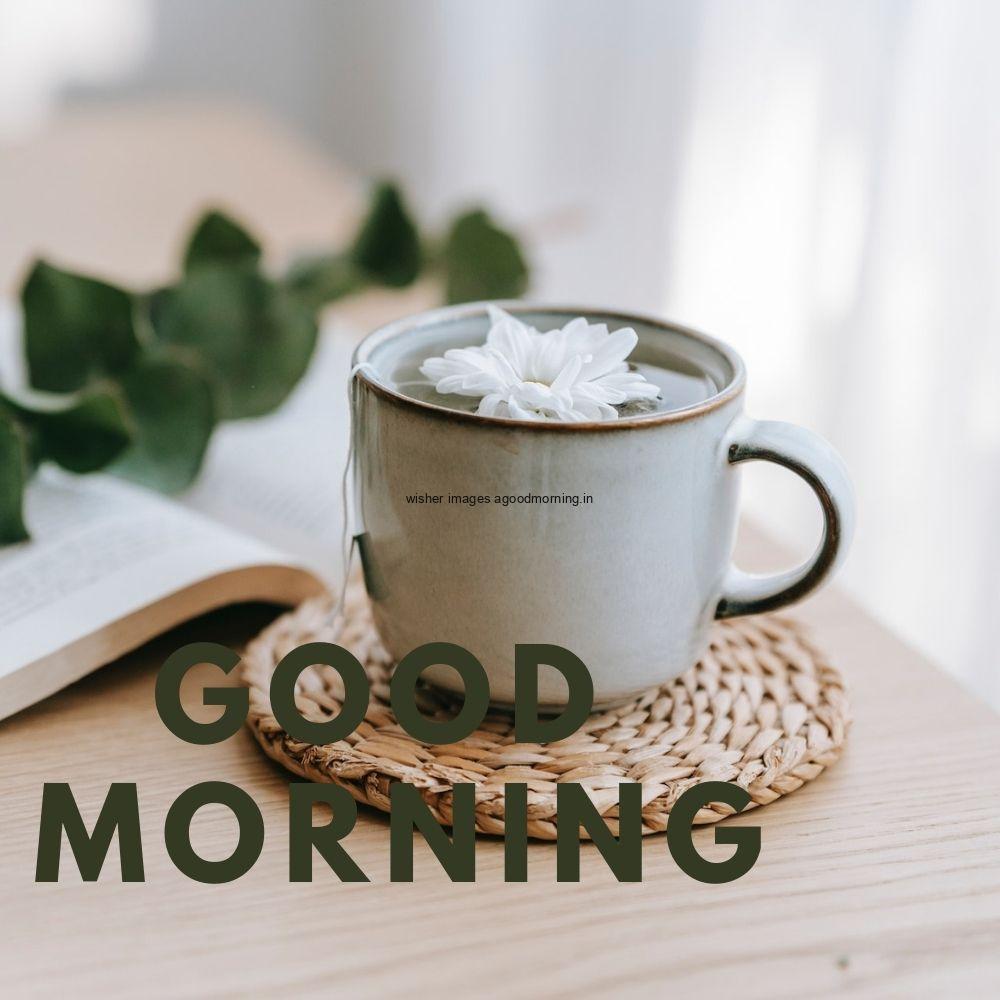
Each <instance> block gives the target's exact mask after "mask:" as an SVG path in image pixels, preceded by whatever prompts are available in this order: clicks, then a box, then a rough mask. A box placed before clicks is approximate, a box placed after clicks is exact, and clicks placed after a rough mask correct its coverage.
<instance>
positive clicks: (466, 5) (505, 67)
mask: <svg viewBox="0 0 1000 1000" xmlns="http://www.w3.org/2000/svg"><path fill="white" fill-rule="evenodd" d="M998 44H1000V3H996V2H991V0H978V2H977V0H952V2H943V0H825V2H823V0H811V2H808V3H803V2H801V0H742V2H741V0H702V2H694V0H684V2H663V0H660V2H652V0H650V2H646V0H614V2H611V0H607V2H599V3H597V2H584V0H507V2H505V3H502V4H501V3H494V2H479V0H420V2H407V0H367V2H361V0H357V2H329V0H327V2H324V0H281V2H279V0H87V3H80V2H79V0H0V157H2V156H3V155H4V150H5V149H6V150H11V149H15V148H17V147H18V145H19V144H23V143H26V142H30V141H31V137H32V136H33V135H35V134H37V133H39V132H41V131H43V130H45V129H46V128H47V127H49V126H50V124H51V123H52V121H54V120H57V119H58V118H59V116H60V115H62V114H64V113H66V112H68V111H72V110H73V109H75V108H79V107H81V106H84V105H93V104H111V103H114V102H120V101H130V102H135V101H142V100H146V99H157V100H159V99H162V98H171V99H176V100H190V101H192V102H198V101H203V100H206V99H211V100H219V99H224V100H227V101H230V102H233V103H234V104H235V103H238V104H240V105H243V106H247V107H251V108H255V109H260V110H262V111H263V112H265V113H266V114H268V115H269V116H271V117H272V118H275V119H278V120H280V121H281V122H283V123H284V124H285V125H286V126H287V127H288V128H289V129H292V130H294V131H296V132H298V133H300V134H301V135H302V136H303V137H304V138H305V139H306V140H307V141H309V142H311V143H312V144H314V145H315V146H316V147H317V148H319V149H321V150H323V151H324V153H325V154H326V155H328V156H329V157H330V158H332V159H335V160H336V161H338V162H340V163H342V164H345V165H347V166H348V167H350V168H352V169H354V170H356V171H357V172H358V173H359V174H361V175H363V176H382V175H390V176H395V177H397V178H399V179H401V180H402V181H404V182H405V184H406V186H407V189H408V191H409V193H410V196H411V200H412V201H413V203H414V205H415V206H416V208H417V209H418V210H419V212H420V214H421V215H422V216H424V217H425V218H428V219H430V220H433V219H435V218H437V217H439V216H441V215H443V213H444V212H445V210H446V209H448V208H453V207H455V205H456V203H461V202H463V201H466V200H480V199H482V200H485V201H487V202H488V203H489V204H490V206H491V207H492V208H493V210H494V211H495V212H496V214H497V215H498V216H499V217H500V218H501V219H502V220H503V221H505V222H507V223H510V224H512V225H514V226H515V227H519V228H521V229H522V230H524V231H526V232H528V233H529V234H533V235H534V237H535V238H534V243H533V247H532V249H533V258H534V263H535V264H536V279H535V285H534V293H535V296H536V297H539V298H549V299H559V300H569V301H574V302H580V303H582V304H586V303H592V304H603V305H614V306H616V307H621V308H631V309H636V310H646V311H652V312H656V313H660V314H664V315H667V316H670V317H672V318H674V319H677V320H680V321H683V322H685V323H688V324H691V325H693V326H697V327H701V328H703V329H705V330H707V331H709V332H711V333H714V334H716V335H718V336H720V337H722V338H724V339H726V340H728V341H730V342H731V343H733V344H734V345H736V347H737V348H738V349H739V350H740V351H741V352H742V353H743V355H744V357H745V358H746V360H747V363H748V367H749V371H750V405H751V412H753V413H754V414H756V415H758V416H767V417H771V418H776V419H787V420H793V421H797V422H800V423H805V424H808V425H809V426H812V427H814V428H815V429H817V430H819V431H820V432H821V433H822V434H824V435H826V436H827V437H828V438H829V439H830V440H831V441H833V442H834V443H835V445H836V446H837V447H838V448H839V449H840V450H841V451H842V453H843V454H844V456H845V458H846V459H847V461H848V463H849V465H850V467H851V468H852V470H853V472H854V476H855V480H856V485H857V490H858V494H859V503H860V523H859V530H858V535H857V539H856V542H855V547H854V550H853V554H852V556H851V558H850V559H849V561H848V564H847V567H846V569H845V572H844V576H843V578H842V579H843V582H844V584H845V585H846V586H847V587H848V588H849V589H850V590H851V591H852V592H853V593H854V594H855V595H856V596H857V597H858V598H859V599H860V600H861V601H862V602H863V603H864V604H865V605H866V606H867V607H868V608H869V609H870V610H871V611H872V612H873V613H875V614H876V615H877V616H879V617H880V618H882V619H883V620H884V621H885V622H887V623H888V624H889V625H890V626H892V627H893V628H895V629H896V630H897V631H898V632H900V633H902V634H903V635H904V636H906V637H907V638H909V639H910V640H911V641H912V642H913V643H914V644H915V645H917V646H919V647H920V648H921V649H923V650H924V651H926V652H927V653H928V654H929V655H931V656H932V657H933V658H935V659H936V660H937V661H938V662H939V663H941V664H943V665H944V666H946V667H947V668H948V669H949V670H951V671H952V672H953V673H955V674H956V675H958V676H959V677H960V678H962V679H963V680H964V681H965V682H966V683H967V684H969V685H970V686H971V687H972V688H973V689H975V690H976V691H978V692H979V693H980V694H982V695H984V696H986V697H988V698H990V699H991V700H993V701H994V703H1000V670H998V657H997V654H996V652H995V648H996V647H995V646H994V644H993V642H992V632H991V627H992V623H993V621H995V620H998V619H1000V568H998V567H1000V531H998V529H997V525H996V520H997V517H998V512H1000V399H998V393H1000V291H998V288H1000V284H998V276H1000V253H998V242H1000V235H998V234H1000V116H998V115H997V113H996V105H997V101H998V98H1000V68H998V59H997V55H996V53H997V50H998ZM66 169H67V170H72V169H73V165H72V164H66ZM0 228H2V221H0ZM265 235H266V234H265ZM0 238H2V237H0ZM746 482H747V503H748V507H749V510H750V511H751V513H752V514H753V515H754V516H755V517H756V518H757V520H758V521H759V522H761V523H763V524H764V525H765V526H766V527H767V528H769V529H770V530H771V532H772V533H773V534H774V535H776V536H777V537H779V538H781V539H783V540H784V541H786V542H787V543H788V544H789V546H790V547H791V548H793V549H794V550H795V551H796V552H797V553H799V554H801V555H805V554H806V552H808V551H809V550H810V549H811V547H812V545H813V544H814V542H815V537H816V535H817V533H818V524H819V519H818V515H817V513H816V512H815V511H814V510H813V503H812V502H811V501H810V498H809V497H808V496H807V495H806V492H805V490H804V488H801V487H800V486H798V485H797V484H796V483H795V482H794V481H792V480H791V477H787V476H785V475H783V474H782V473H781V472H780V471H775V470H767V469H763V468H760V469H758V468H756V467H754V468H752V469H750V470H748V475H747V476H746Z"/></svg>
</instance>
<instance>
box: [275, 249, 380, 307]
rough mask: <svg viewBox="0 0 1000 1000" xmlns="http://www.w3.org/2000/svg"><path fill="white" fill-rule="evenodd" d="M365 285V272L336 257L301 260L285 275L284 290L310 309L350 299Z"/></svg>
mask: <svg viewBox="0 0 1000 1000" xmlns="http://www.w3.org/2000/svg"><path fill="white" fill-rule="evenodd" d="M367 283H368V279H367V277H366V275H365V273H364V271H362V270H361V268H359V267H358V265H357V264H355V263H354V261H353V260H351V259H350V257H347V256H346V255H344V254H338V253H331V254H319V255H317V256H314V257H300V258H299V259H298V260H297V261H295V262H294V263H293V264H292V266H291V267H290V268H289V269H288V273H287V274H286V275H285V287H286V288H288V289H289V291H291V292H292V294H294V295H295V296H297V297H298V298H299V299H301V300H302V301H303V302H305V303H307V304H308V305H310V306H312V307H313V308H319V307H320V306H321V305H324V304H325V303H327V302H333V301H334V300H335V299H340V298H343V297H344V296H345V295H350V293H351V292H356V291H358V290H360V289H361V288H363V287H364V286H365V285H366V284H367Z"/></svg>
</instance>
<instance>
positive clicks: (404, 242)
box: [349, 183, 423, 288]
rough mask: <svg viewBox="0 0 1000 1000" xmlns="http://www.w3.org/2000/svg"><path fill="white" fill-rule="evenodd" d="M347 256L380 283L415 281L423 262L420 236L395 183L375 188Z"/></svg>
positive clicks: (401, 285)
mask: <svg viewBox="0 0 1000 1000" xmlns="http://www.w3.org/2000/svg"><path fill="white" fill-rule="evenodd" d="M349 256H350V259H351V260H352V261H353V262H354V263H355V264H357V265H358V267H360V268H361V269H362V270H363V271H364V272H365V273H366V274H367V275H368V276H369V277H370V278H372V280H374V281H378V282H381V283H382V284H383V285H389V286H391V287H393V288H402V287H403V286H405V285H409V284H412V282H413V281H415V280H416V277H417V275H418V274H419V273H420V268H421V265H422V263H423V260H422V254H421V249H420V237H419V235H418V233H417V227H416V226H415V225H414V224H413V220H412V219H411V217H410V214H409V212H408V211H407V209H406V206H405V205H404V203H403V197H402V195H401V194H400V192H399V189H398V188H396V187H395V185H393V184H387V183H382V184H380V185H379V186H378V187H377V188H376V189H375V191H374V193H373V195H372V200H371V205H370V206H369V209H368V216H367V217H366V219H365V221H364V223H363V224H362V226H361V229H360V230H359V231H358V235H357V236H356V237H355V239H354V244H353V246H352V247H351V250H350V254H349Z"/></svg>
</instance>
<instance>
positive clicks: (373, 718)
mask: <svg viewBox="0 0 1000 1000" xmlns="http://www.w3.org/2000/svg"><path fill="white" fill-rule="evenodd" d="M330 610H331V601H330V599H329V598H326V599H314V600H312V601H308V602H306V603H305V604H303V605H301V606H300V607H299V608H297V609H296V610H295V611H292V612H290V613H289V614H286V615H284V616H283V617H282V618H279V619H278V620H277V621H276V622H274V623H273V624H272V625H271V626H269V627H268V628H267V629H266V630H265V631H264V632H262V633H261V634H260V635H259V636H258V637H257V638H256V639H254V640H253V642H252V643H251V644H250V646H249V647H248V648H247V651H246V653H245V655H244V660H243V662H244V668H243V677H244V681H245V683H246V684H247V685H248V687H249V688H250V712H249V715H248V723H249V725H250V728H251V729H252V730H253V733H254V735H255V736H256V737H257V740H258V741H259V742H260V745H261V746H262V747H263V748H264V750H265V752H266V753H267V754H268V755H269V756H270V757H272V758H274V760H276V761H278V762H279V763H281V764H283V765H284V766H285V767H287V768H288V769H289V770H291V771H293V772H295V773H296V774H298V775H300V776H302V777H305V778H308V779H309V780H311V781H332V782H335V783H336V784H338V785H342V786H343V787H344V788H346V789H347V790H348V791H349V792H350V793H351V794H352V795H353V796H354V797H355V798H356V799H357V800H358V801H359V802H365V803H368V804H369V805H372V806H375V807H376V808H377V809H381V810H384V811H388V809H389V787H390V785H391V784H392V783H393V782H394V781H406V782H409V783H410V784H413V785H416V786H417V787H418V788H420V789H421V791H422V794H423V797H424V799H425V801H426V802H427V803H428V805H429V806H430V808H431V810H432V812H433V813H434V815H435V817H436V818H437V819H438V821H439V822H443V823H449V822H450V820H451V789H452V785H454V784H457V783H460V782H475V783H476V784H477V785H478V789H477V792H476V824H477V828H478V829H479V830H480V831H482V832H484V833H502V832H503V826H504V797H503V790H504V784H505V783H506V782H526V783H527V785H528V833H529V835H530V836H533V837H536V838H539V839H542V840H554V839H555V836H556V784H557V783H558V782H560V781H575V782H579V783H580V784H581V785H583V786H585V787H586V788H587V789H588V790H589V793H590V796H591V798H592V800H593V801H594V803H595V804H596V806H597V807H598V809H599V810H600V812H601V814H602V815H603V816H604V818H605V820H606V821H607V823H608V825H609V826H610V827H611V828H612V830H613V831H614V832H615V833H617V827H618V822H617V817H618V785H619V784H620V783H621V782H624V781H637V782H641V783H642V786H643V795H642V802H643V810H642V819H643V832H644V833H655V832H658V831H662V830H665V829H666V826H667V817H668V815H669V813H670V809H671V806H672V804H673V803H674V802H675V801H676V800H677V798H678V797H679V796H680V795H681V794H682V793H683V792H684V791H686V790H687V789H688V788H690V787H691V786H692V785H695V784H698V783H699V782H701V781H732V782H735V783H736V784H738V785H741V786H742V787H744V788H746V789H747V791H748V792H749V793H750V796H751V798H752V804H751V806H750V807H749V808H752V807H753V806H758V805H766V804H767V803H769V802H773V801H774V800H775V799H777V798H780V797H781V796H782V795H787V794H788V793H789V792H794V791H795V790H796V789H797V788H799V787H801V786H802V785H803V784H804V783H805V782H807V781H811V780H812V779H813V778H815V777H816V776H817V775H819V774H820V773H821V772H822V771H823V769H824V768H826V767H829V766H830V765H831V764H833V763H834V762H835V761H836V760H837V759H838V758H839V757H840V753H841V750H842V748H843V744H844V739H845V737H846V735H847V730H848V727H849V725H850V711H849V705H848V700H847V696H846V694H845V691H844V684H843V680H842V678H841V676H840V674H839V672H838V671H837V670H836V669H835V668H834V667H833V666H831V665H830V663H829V662H828V661H827V659H826V657H825V656H824V655H823V654H822V653H821V652H820V651H819V650H818V649H816V647H815V646H813V645H812V644H811V643H810V642H809V641H808V640H807V639H806V638H805V636H804V635H803V632H802V627H801V626H800V625H798V624H796V623H795V622H794V621H791V620H789V619H787V618H784V617H775V616H770V615H768V616H759V617H755V618H748V619H743V620H733V621H726V622H719V623H717V624H716V626H715V630H714V632H713V635H712V642H711V646H710V648H709V650H708V652H706V654H705V655H704V657H702V659H701V660H700V661H699V662H698V663H697V664H695V666H694V667H692V668H691V669H690V670H689V671H688V672H687V673H686V674H684V675H683V676H682V677H679V678H677V679H676V680H673V681H670V682H669V683H667V684H664V685H663V686H662V687H660V688H653V689H651V690H649V691H647V692H646V693H645V694H643V695H642V696H641V697H639V698H637V699H635V700H634V701H632V702H630V703H629V704H627V705H623V706H621V707H619V708H615V709H612V710H609V711H605V712H600V713H596V714H594V715H592V716H591V717H590V719H589V720H588V721H587V723H586V724H585V725H584V726H583V727H582V728H581V729H580V730H579V731H578V732H577V733H575V734H574V735H573V736H572V737H570V738H569V739H566V740H563V741H561V742H559V743H550V744H545V745H539V744H518V743H515V742H514V737H513V731H512V729H513V723H512V719H511V717H510V716H509V715H507V714H506V713H503V712H499V711H498V712H495V713H493V712H491V713H490V715H488V716H487V718H486V720H485V721H484V722H483V724H482V726H481V727H480V729H479V730H477V732H475V733H474V734H473V735H472V736H470V737H469V738H468V739H466V740H464V741H463V742H462V743H458V744H452V745H450V746H430V745H426V744H423V743H421V742H419V741H417V740H414V739H413V738H412V737H410V736H409V735H407V734H406V733H405V732H404V731H403V729H402V728H401V727H400V725H399V724H398V723H397V722H396V719H395V717H394V715H393V713H392V709H391V708H390V706H389V675H390V672H391V667H392V662H391V660H390V658H389V656H388V654H387V653H386V652H385V650H384V649H383V648H382V646H381V644H380V642H379V639H378V635H377V633H376V631H375V627H374V624H373V622H372V618H371V614H370V609H369V606H368V602H367V597H366V596H365V595H364V592H363V590H362V589H361V588H360V587H358V588H354V587H351V588H349V591H348V596H347V603H346V610H345V621H344V624H343V626H342V628H341V629H340V630H339V632H335V631H334V630H333V629H332V627H331V622H330V617H331V616H330ZM317 640H320V641H322V640H326V641H331V642H337V643H338V644H339V645H341V646H344V647H345V648H347V649H349V650H351V652H352V653H354V655H355V656H356V657H357V658H358V659H359V660H360V661H361V662H362V663H363V664H365V667H366V670H367V672H368V677H369V680H370V682H371V701H370V703H369V706H368V714H367V716H366V717H365V721H364V722H363V723H362V724H361V726H360V727H358V729H357V730H356V731H355V732H354V733H352V734H351V736H350V737H349V738H348V739H346V740H342V741H341V742H339V743H333V744H329V745H326V746H313V745H312V744H309V743H303V742H301V741H299V740H296V739H293V738H292V737H291V736H289V735H288V733H286V732H285V731H284V729H282V727H281V726H280V725H279V724H278V722H277V721H276V720H275V718H274V716H273V715H272V714H271V705H270V700H269V697H268V687H269V685H270V679H271V674H272V672H273V670H274V667H275V665H276V664H277V663H278V661H279V660H280V659H281V658H282V657H283V656H284V655H285V654H286V653H287V652H289V651H290V650H292V649H294V648H295V647H296V646H300V645H302V644H303V643H305V642H313V641H317ZM343 696H344V689H343V683H342V681H341V678H340V675H339V674H338V673H337V672H336V671H335V670H333V669H332V668H330V667H323V666H315V667H310V668H308V669H306V670H304V671H303V672H302V675H301V677H300V680H299V690H298V695H297V701H298V707H299V711H300V712H301V713H302V714H303V715H304V716H305V717H306V718H309V719H312V720H314V721H318V722H321V721H324V720H326V719H328V718H329V717H330V716H331V715H333V714H336V713H337V712H339V710H340V704H341V699H342V698H343ZM421 697H422V698H423V704H422V705H421V708H422V710H423V711H424V712H425V714H427V715H428V716H430V717H433V716H434V715H435V714H437V713H442V717H449V716H450V714H453V712H454V706H453V705H452V706H449V705H448V703H447V702H445V701H442V700H439V699H438V698H437V697H436V696H435V695H434V693H433V691H432V690H431V689H426V690H424V691H423V692H422V693H421ZM732 812H733V810H732V809H730V808H729V807H727V806H725V805H723V804H722V803H713V804H711V805H710V806H709V807H707V808H705V809H703V810H702V811H701V812H700V813H699V814H698V816H697V817H696V822H702V823H711V822H715V821H716V820H719V819H723V818H725V817H726V816H728V815H731V814H732Z"/></svg>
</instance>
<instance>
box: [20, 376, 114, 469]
mask: <svg viewBox="0 0 1000 1000" xmlns="http://www.w3.org/2000/svg"><path fill="white" fill-rule="evenodd" d="M2 402H3V403H4V406H5V408H6V409H7V411H8V412H9V413H10V414H12V415H13V416H14V418H15V419H16V420H17V421H18V422H19V423H20V424H21V426H22V428H23V429H24V431H25V432H26V434H27V439H28V443H29V450H30V455H31V458H32V459H33V461H34V462H35V463H36V464H37V463H38V462H42V461H45V460H46V459H47V460H49V461H52V462H55V463H56V464H57V465H61V466H62V467H63V468H64V469H68V470H69V471H70V472H76V473H86V472H96V471H97V470H98V469H103V468H104V467H105V466H106V465H108V463H109V462H112V461H114V459H116V458H117V457H118V456H119V455H120V454H121V453H122V452H123V451H124V450H125V448H127V447H128V445H129V443H130V442H131V440H132V435H131V433H130V431H129V426H128V421H127V419H126V416H125V414H124V412H123V410H122V406H121V403H120V402H119V401H118V399H117V397H115V396H114V395H112V394H111V393H110V392H94V393H91V394H90V395H87V396H84V397H83V398H81V399H79V400H75V401H73V402H71V403H69V404H68V405H66V404H65V403H63V402H62V401H60V402H59V403H58V404H57V405H55V406H52V405H47V406H45V407H31V406H29V405H28V404H27V403H25V402H21V401H19V400H14V399H11V398H10V397H6V396H5V397H3V399H2Z"/></svg>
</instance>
